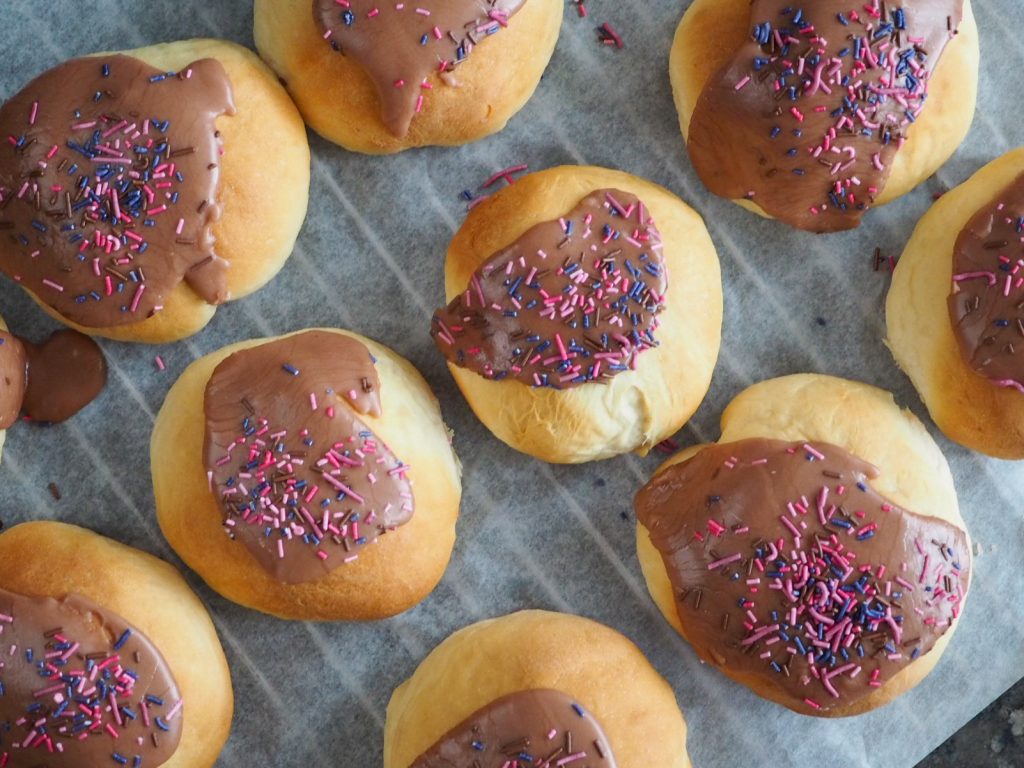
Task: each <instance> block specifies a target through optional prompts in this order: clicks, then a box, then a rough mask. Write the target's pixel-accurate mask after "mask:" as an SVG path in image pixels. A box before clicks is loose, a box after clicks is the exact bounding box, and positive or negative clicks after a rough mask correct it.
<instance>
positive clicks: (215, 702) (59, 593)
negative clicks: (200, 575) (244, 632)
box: [0, 522, 234, 768]
mask: <svg viewBox="0 0 1024 768" xmlns="http://www.w3.org/2000/svg"><path fill="white" fill-rule="evenodd" d="M0 587H3V588H4V589H8V590H11V591H13V592H18V593H20V594H23V595H28V596H30V597H55V598H63V597H65V596H67V595H68V594H69V593H72V592H74V593H76V594H79V595H82V596H83V597H86V598H88V599H89V600H91V601H93V602H94V603H96V604H98V605H100V606H101V607H104V608H108V609H110V610H111V611H113V612H114V613H116V614H118V615H119V616H121V617H122V618H124V619H126V620H127V621H129V622H130V623H131V624H132V625H134V626H135V627H137V628H138V629H140V630H141V631H142V632H143V634H145V635H146V637H148V638H149V639H150V640H151V641H152V642H153V644H154V645H155V646H156V647H157V648H158V649H159V651H160V654H161V655H162V656H163V657H164V660H165V661H166V662H167V664H168V665H169V667H170V669H171V673H172V674H173V676H174V680H175V682H176V683H177V684H178V689H179V690H180V692H181V696H182V699H183V700H184V702H185V706H184V709H183V710H182V714H181V715H180V716H181V717H183V718H184V725H183V728H182V732H181V742H180V743H179V745H178V748H177V749H176V750H175V752H174V755H173V756H172V757H171V759H170V760H168V761H167V762H166V763H164V764H163V768H210V766H212V765H213V764H214V762H215V761H216V760H217V756H218V755H219V754H220V751H221V748H222V747H223V746H224V743H225V742H226V741H227V739H228V732H229V731H230V730H231V716H232V711H233V708H234V698H233V695H232V690H231V674H230V673H229V671H228V663H227V660H226V659H225V658H224V651H223V649H222V648H221V645H220V640H219V638H218V637H217V632H216V630H215V629H214V626H213V622H212V621H211V620H210V616H209V614H208V613H207V612H206V608H205V607H204V606H203V604H202V602H200V600H199V598H198V597H196V595H195V593H193V592H192V590H191V589H189V587H188V585H187V584H186V583H185V580H184V579H183V578H182V577H181V574H180V573H178V571H177V570H176V569H175V568H174V567H173V566H171V565H169V564H167V563H165V562H164V561H163V560H159V559H157V558H155V557H153V556H152V555H150V554H147V553H145V552H142V551H140V550H137V549H133V548H132V547H127V546H125V545H124V544H119V543H118V542H116V541H112V540H111V539H108V538H105V537H103V536H100V535H99V534H96V533H93V532H92V531H87V530H85V529H84V528H79V527H77V526H74V525H67V524H65V523H55V522H34V523H23V524H21V525H16V526H14V527H13V528H11V529H10V530H8V531H6V532H5V533H4V534H3V535H0Z"/></svg>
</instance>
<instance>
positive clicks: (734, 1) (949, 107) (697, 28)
mask: <svg viewBox="0 0 1024 768" xmlns="http://www.w3.org/2000/svg"><path fill="white" fill-rule="evenodd" d="M750 2H751V0H694V2H693V4H692V5H691V6H690V7H689V9H688V10H687V11H686V15H685V16H683V20H682V21H681V22H680V24H679V28H678V29H677V30H676V36H675V40H674V41H673V43H672V53H671V55H670V58H669V74H670V75H671V78H672V93H673V95H674V96H675V101H676V109H677V110H678V112H679V125H680V127H681V128H682V131H683V138H686V137H688V136H689V131H690V118H691V117H692V116H693V111H694V109H695V108H696V106H697V100H698V99H699V98H700V95H701V92H703V90H704V85H705V84H706V83H707V82H708V80H710V79H711V77H712V76H713V75H714V74H715V73H716V72H718V70H720V69H721V68H722V67H723V66H725V65H726V64H727V63H728V62H729V61H730V60H731V59H732V56H733V54H734V53H735V52H736V50H737V49H738V48H739V47H740V46H741V45H742V44H743V43H744V42H745V41H746V40H747V39H748V37H749V34H750ZM979 58H980V53H979V45H978V27H977V25H976V24H975V21H974V12H973V11H972V9H971V0H964V17H963V21H962V23H961V24H960V34H959V35H957V36H956V38H954V39H953V40H952V41H950V43H949V44H948V45H947V46H946V50H945V51H944V52H943V54H942V58H941V59H939V63H938V65H937V66H936V67H935V71H934V73H933V74H932V78H931V84H930V85H929V87H928V94H929V95H928V106H927V107H926V108H925V110H924V111H923V112H922V113H921V117H919V118H918V119H917V122H916V123H915V125H914V129H913V131H911V133H910V140H909V141H908V142H907V143H906V146H904V147H903V149H901V150H900V151H899V152H897V153H896V159H895V160H894V161H893V166H892V172H891V173H890V174H889V180H888V182H886V184H885V188H884V189H883V190H882V193H881V194H880V195H879V196H878V200H877V201H876V203H875V204H876V205H885V204H886V203H890V202H892V201H893V200H895V199H896V198H898V197H902V196H903V195H905V194H906V193H907V192H909V191H910V190H912V189H913V188H914V187H916V186H917V185H918V184H920V183H921V182H922V181H924V180H925V179H927V178H928V177H929V176H931V175H932V174H933V173H935V172H936V171H937V170H938V169H939V168H940V167H941V166H942V165H943V163H945V162H946V160H948V159H949V158H950V156H951V155H952V154H953V153H954V152H955V151H956V150H957V147H959V146H960V144H961V143H962V142H963V140H964V138H965V137H966V136H967V131H968V130H970V127H971V121H972V120H973V119H974V106H975V103H976V102H977V98H978V66H979ZM733 202H736V203H738V204H740V205H742V206H743V207H744V208H746V209H748V210H751V211H754V212H755V213H758V214H760V215H762V216H765V215H766V214H765V213H764V211H762V210H761V208H760V207H759V206H758V205H756V204H755V203H753V202H751V201H749V200H735V201H733Z"/></svg>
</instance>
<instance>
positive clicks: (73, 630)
mask: <svg viewBox="0 0 1024 768" xmlns="http://www.w3.org/2000/svg"><path fill="white" fill-rule="evenodd" d="M0 644H2V645H3V648H4V653H3V663H2V664H0V765H4V766H6V768H42V767H45V768H107V766H111V765H117V764H118V762H121V761H118V762H115V760H117V758H118V757H120V758H123V762H122V764H123V765H132V764H133V763H134V761H135V759H136V758H139V759H140V760H141V762H140V763H134V764H136V765H143V766H149V767H150V768H155V767H156V766H159V765H162V764H164V763H166V762H167V761H168V760H169V759H170V758H171V756H172V755H173V754H174V752H175V750H176V749H177V748H178V743H179V742H180V740H181V731H182V722H183V716H182V710H183V704H182V699H181V694H180V693H179V692H178V687H177V684H176V683H175V681H174V677H173V676H172V674H171V670H170V669H169V668H168V666H167V662H166V661H165V660H164V658H163V657H162V656H161V655H160V651H159V650H158V649H157V648H156V647H155V646H154V645H153V644H152V643H151V642H150V640H149V639H148V638H146V637H145V635H143V634H142V633H141V632H140V631H139V630H138V629H136V628H135V627H133V626H132V625H131V624H129V623H128V622H127V621H125V620H124V619H123V618H121V617H120V616H118V615H117V614H115V613H114V612H112V611H109V610H107V609H106V608H103V607H102V606H99V605H97V604H95V603H93V602H92V601H90V600H88V599H86V598H84V597H81V596H79V595H68V596H67V597H65V598H63V599H60V600H57V599H54V598H49V597H47V598H38V597H27V596H24V595H20V594H16V593H14V592H8V591H6V590H4V589H0Z"/></svg>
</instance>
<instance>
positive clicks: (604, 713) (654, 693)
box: [384, 611, 690, 768]
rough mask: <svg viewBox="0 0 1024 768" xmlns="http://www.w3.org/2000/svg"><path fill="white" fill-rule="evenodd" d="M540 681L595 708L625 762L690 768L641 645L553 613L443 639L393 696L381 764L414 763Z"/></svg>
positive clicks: (675, 719)
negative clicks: (485, 711) (469, 721)
mask: <svg viewBox="0 0 1024 768" xmlns="http://www.w3.org/2000/svg"><path fill="white" fill-rule="evenodd" d="M538 688H548V689H555V690H559V691H562V692H563V693H565V694H567V695H569V696H571V697H573V698H575V699H576V700H577V701H578V702H579V704H580V706H582V707H583V708H584V710H586V711H587V712H591V713H593V714H594V717H595V718H596V720H597V721H598V722H599V723H600V724H601V727H602V728H603V729H604V732H605V736H607V737H608V742H609V744H610V745H611V749H612V752H613V754H614V755H615V760H616V762H617V763H618V765H619V768H650V767H651V766H658V768H689V766H690V759H689V757H688V756H687V754H686V722H685V721H684V720H683V716H682V713H681V712H680V711H679V706H678V705H677V704H676V699H675V694H674V693H673V692H672V688H671V687H669V684H668V683H666V682H665V680H664V679H663V678H662V677H661V675H659V674H658V673H657V671H656V670H655V669H654V667H652V666H651V664H650V662H649V661H647V659H646V658H645V657H644V655H643V654H642V653H641V652H640V650H639V649H638V648H637V647H636V646H635V645H633V643H631V642H630V641H629V640H628V639H627V638H625V637H624V636H622V635H620V634H619V633H618V632H616V631H615V630H613V629H609V628H608V627H605V626H603V625H601V624H598V623H597V622H594V621H591V620H589V619H583V618H580V617H578V616H570V615H567V614H562V613H551V612H549V611H522V612H521V613H513V614H510V615H508V616H503V617H501V618H498V619H490V620H488V621H481V622H480V623H478V624H473V625H472V626H469V627H466V628H465V629H462V630H459V631H458V632H456V633H455V634H453V635H451V636H450V637H448V639H447V640H445V641H444V642H443V643H441V644H440V645H439V646H437V648H435V649H434V650H433V651H432V652H431V653H430V655H429V656H427V658H426V659H424V660H423V661H422V662H421V663H420V665H419V667H418V668H417V669H416V672H415V673H413V676H412V677H410V678H409V679H408V680H406V681H405V682H404V683H402V685H400V686H399V687H398V688H397V689H395V692H394V693H393V694H392V696H391V701H390V702H389V704H388V717H387V724H386V725H385V728H384V768H409V765H411V764H412V762H413V761H414V760H415V759H416V758H417V757H419V756H420V755H421V754H423V753H424V752H426V751H427V750H428V749H429V748H430V747H432V746H433V745H434V744H435V743H437V741H438V740H439V739H440V738H441V737H442V736H443V735H444V734H446V733H447V732H448V731H449V730H451V729H452V728H454V727H455V726H457V725H458V724H459V723H461V722H462V721H463V720H465V719H466V718H467V717H469V716H470V715H472V714H473V713H474V712H476V711H477V710H479V709H481V708H483V707H485V706H487V705H488V704H490V703H491V702H492V701H494V700H495V699H498V698H500V697H502V696H506V695H508V694H511V693H516V692H518V691H524V690H529V689H538Z"/></svg>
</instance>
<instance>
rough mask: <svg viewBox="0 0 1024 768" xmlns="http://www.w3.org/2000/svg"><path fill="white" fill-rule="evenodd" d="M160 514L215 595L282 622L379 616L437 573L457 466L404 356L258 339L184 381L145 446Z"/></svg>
mask: <svg viewBox="0 0 1024 768" xmlns="http://www.w3.org/2000/svg"><path fill="white" fill-rule="evenodd" d="M150 453H151V460H152V472H153V487H154V493H155V496H156V506H157V517H158V520H159V523H160V527H161V529H162V530H163V532H164V535H165V536H166V537H167V540H168V542H170V544H171V546H172V547H173V548H174V549H175V551H176V552H177V553H178V554H179V555H180V556H181V558H182V559H183V560H184V561H185V562H186V563H187V564H188V565H189V567H191V568H192V569H193V570H195V571H196V572H197V573H198V574H199V575H200V576H202V578H203V579H204V580H205V581H206V582H207V584H209V585H210V586H211V587H212V588H213V589H215V590H216V591H217V592H219V593H220V594H222V595H224V596H225V597H226V598H228V599H229V600H233V601H234V602H236V603H240V604H241V605H244V606H247V607H249V608H254V609H256V610H259V611H263V612H264V613H269V614H272V615H275V616H278V617H281V618H290V619H307V620H340V619H378V618H383V617H386V616H392V615H394V614H397V613H400V612H402V611H404V610H406V609H408V608H410V607H411V606H413V605H415V604H416V603H418V602H419V601H420V600H422V599H423V598H424V597H426V596H427V595H428V594H429V593H430V592H431V590H433V588H434V587H435V586H436V584H437V582H438V581H440V579H441V576H442V575H443V574H444V570H445V568H446V567H447V565H448V560H449V558H450V557H451V552H452V548H453V547H454V544H455V521H456V518H457V516H458V511H459V501H460V497H461V482H460V473H461V469H460V466H459V463H458V459H457V458H456V456H455V453H454V451H453V449H452V447H451V443H450V440H449V434H448V431H447V428H446V426H445V424H444V421H443V420H442V418H441V412H440V408H439V406H438V403H437V399H436V398H435V397H434V395H433V393H432V392H431V391H430V388H429V387H428V386H427V384H426V382H425V381H424V380H423V378H422V377H421V376H420V374H419V373H418V372H417V371H416V369H415V368H413V367H412V365H411V364H409V363H408V362H407V361H406V360H404V359H403V358H401V357H400V356H399V355H397V354H396V353H394V352H393V351H391V350H390V349H388V348H387V347H384V346H382V345H381V344H378V343H376V342H374V341H371V340H369V339H366V338H363V337H361V336H359V335H357V334H355V333H351V332H349V331H341V330H334V329H330V330H310V331H300V332H298V333H293V334H289V335H286V336H281V337H278V338H275V339H256V340H253V341H246V342H242V343H239V344H233V345H231V346H228V347H225V348H223V349H220V350H218V351H216V352H214V353H212V354H210V355H207V356H206V357H203V358H201V359H199V360H197V361H196V362H194V363H193V364H192V365H191V366H189V367H188V368H187V369H186V370H185V372H184V373H183V374H182V375H181V377H180V378H179V379H178V381H177V382H176V383H175V385H174V386H173V387H172V388H171V391H170V392H169V393H168V395H167V399H166V400H165V401H164V404H163V407H162V408H161V409H160V413H159V415H158V416H157V420H156V425H155V427H154V430H153V437H152V441H151V451H150Z"/></svg>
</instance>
